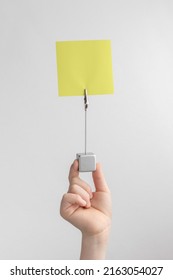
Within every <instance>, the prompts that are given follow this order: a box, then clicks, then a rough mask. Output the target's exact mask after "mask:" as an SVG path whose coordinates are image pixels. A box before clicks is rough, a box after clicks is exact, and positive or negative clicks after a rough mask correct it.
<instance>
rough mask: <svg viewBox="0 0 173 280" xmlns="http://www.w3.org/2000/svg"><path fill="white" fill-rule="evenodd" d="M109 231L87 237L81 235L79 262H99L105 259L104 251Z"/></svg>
mask: <svg viewBox="0 0 173 280" xmlns="http://www.w3.org/2000/svg"><path fill="white" fill-rule="evenodd" d="M109 233H110V229H106V230H104V231H103V232H101V233H97V234H93V235H87V234H84V233H83V234H82V246H81V255H80V259H81V260H101V259H105V257H106V249H107V244H108V239H109Z"/></svg>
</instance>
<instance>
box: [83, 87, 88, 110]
mask: <svg viewBox="0 0 173 280" xmlns="http://www.w3.org/2000/svg"><path fill="white" fill-rule="evenodd" d="M88 105H89V100H88V92H87V89H86V88H85V89H84V106H85V111H86V110H87V109H88Z"/></svg>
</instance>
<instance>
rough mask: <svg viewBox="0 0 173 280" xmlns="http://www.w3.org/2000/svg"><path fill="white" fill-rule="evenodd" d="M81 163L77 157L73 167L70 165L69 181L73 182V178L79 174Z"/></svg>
mask: <svg viewBox="0 0 173 280" xmlns="http://www.w3.org/2000/svg"><path fill="white" fill-rule="evenodd" d="M78 170H79V163H78V160H77V159H75V160H74V162H73V163H72V165H71V167H70V172H69V176H68V179H69V182H71V180H72V179H73V178H75V177H78V176H79V171H78Z"/></svg>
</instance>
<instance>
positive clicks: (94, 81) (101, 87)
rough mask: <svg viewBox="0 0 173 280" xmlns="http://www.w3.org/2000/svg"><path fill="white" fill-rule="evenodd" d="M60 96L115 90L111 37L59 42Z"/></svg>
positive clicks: (109, 92) (106, 92)
mask: <svg viewBox="0 0 173 280" xmlns="http://www.w3.org/2000/svg"><path fill="white" fill-rule="evenodd" d="M56 57H57V73H58V93H59V96H73V95H83V94H84V89H87V92H88V94H89V95H91V94H111V93H113V92H114V86H113V73H112V56H111V41H110V40H85V41H59V42H56Z"/></svg>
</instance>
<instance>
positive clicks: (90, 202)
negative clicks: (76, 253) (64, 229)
mask: <svg viewBox="0 0 173 280" xmlns="http://www.w3.org/2000/svg"><path fill="white" fill-rule="evenodd" d="M92 176H93V181H94V185H95V191H94V192H92V191H91V188H90V186H89V185H88V184H87V183H86V182H84V181H83V180H82V179H80V178H79V172H78V161H77V160H75V161H74V163H73V164H72V166H71V168H70V173H69V182H70V186H69V190H68V192H67V193H66V194H65V195H64V196H63V198H62V201H61V207H60V213H61V215H62V217H63V218H64V219H66V220H67V221H69V222H70V223H71V224H73V225H74V226H75V227H77V228H78V229H80V230H81V232H82V251H81V258H85V259H86V258H89V259H93V258H94V259H95V258H97V259H99V258H104V255H105V247H106V243H107V239H108V235H109V229H110V225H111V195H110V191H109V188H108V186H107V183H106V181H105V178H104V175H103V172H102V169H101V165H100V164H98V163H97V166H96V171H94V172H93V173H92ZM88 244H90V245H91V246H92V247H93V248H92V249H94V248H95V249H97V253H96V252H93V253H92V254H88V253H89V250H88V249H86V247H87V246H88ZM98 245H99V251H100V253H99V251H98ZM101 249H102V250H101ZM95 253H96V254H95Z"/></svg>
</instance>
